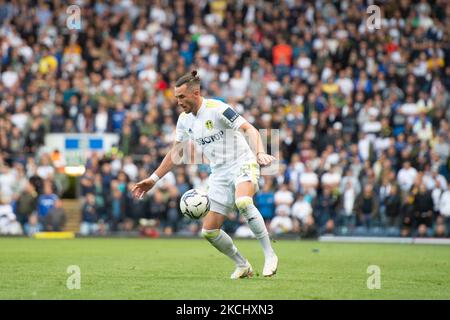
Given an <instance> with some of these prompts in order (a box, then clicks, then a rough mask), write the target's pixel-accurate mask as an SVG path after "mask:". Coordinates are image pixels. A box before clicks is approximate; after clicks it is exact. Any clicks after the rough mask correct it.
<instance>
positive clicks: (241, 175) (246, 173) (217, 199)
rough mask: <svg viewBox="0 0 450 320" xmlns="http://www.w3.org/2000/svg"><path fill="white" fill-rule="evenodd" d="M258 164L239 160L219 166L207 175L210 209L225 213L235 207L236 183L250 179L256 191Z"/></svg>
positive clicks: (257, 187)
mask: <svg viewBox="0 0 450 320" xmlns="http://www.w3.org/2000/svg"><path fill="white" fill-rule="evenodd" d="M259 170H260V168H259V164H258V163H257V162H256V161H254V160H247V161H240V162H237V163H236V164H233V165H231V166H229V167H226V168H220V169H217V170H216V171H214V172H213V173H211V175H210V176H209V188H208V196H209V199H210V200H211V207H210V210H211V211H214V212H217V213H220V214H223V215H227V214H228V213H229V212H231V211H233V210H234V209H235V204H234V202H235V197H234V193H235V191H236V185H237V184H239V183H241V182H244V181H251V182H252V183H253V185H254V186H255V190H256V191H258V189H259V185H258V180H259V176H260V171H259Z"/></svg>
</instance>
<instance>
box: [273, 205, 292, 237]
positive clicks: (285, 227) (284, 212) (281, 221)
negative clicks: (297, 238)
mask: <svg viewBox="0 0 450 320" xmlns="http://www.w3.org/2000/svg"><path fill="white" fill-rule="evenodd" d="M290 213H291V209H290V207H289V206H288V205H286V204H281V205H279V206H277V209H276V210H275V217H274V218H273V219H272V221H271V222H270V231H271V232H272V233H274V234H276V235H279V234H284V233H288V232H291V231H292V230H293V228H294V225H293V223H292V219H291V218H290V217H289V215H290Z"/></svg>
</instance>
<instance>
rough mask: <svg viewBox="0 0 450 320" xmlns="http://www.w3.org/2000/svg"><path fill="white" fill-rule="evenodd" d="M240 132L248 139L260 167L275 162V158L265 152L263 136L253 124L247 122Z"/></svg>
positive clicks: (240, 128)
mask: <svg viewBox="0 0 450 320" xmlns="http://www.w3.org/2000/svg"><path fill="white" fill-rule="evenodd" d="M239 130H240V131H241V132H242V133H243V134H244V135H245V136H247V137H248V141H249V145H250V148H251V149H252V151H253V152H254V153H255V155H256V160H257V161H258V163H259V164H260V165H262V166H267V165H270V163H271V162H272V161H274V160H275V157H273V156H271V155H269V154H267V153H266V151H265V150H264V145H263V143H262V138H261V135H260V134H259V131H258V130H256V128H255V127H254V126H253V125H252V124H250V123H249V122H247V121H246V122H244V123H243V124H242V125H241V126H240V127H239Z"/></svg>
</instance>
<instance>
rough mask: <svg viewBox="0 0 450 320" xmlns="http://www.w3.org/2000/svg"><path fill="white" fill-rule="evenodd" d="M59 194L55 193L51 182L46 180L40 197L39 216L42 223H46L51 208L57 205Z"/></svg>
mask: <svg viewBox="0 0 450 320" xmlns="http://www.w3.org/2000/svg"><path fill="white" fill-rule="evenodd" d="M56 200H58V196H57V195H56V194H54V193H53V187H52V184H51V183H50V182H44V193H43V194H41V195H40V196H39V198H38V218H39V222H40V223H42V224H43V223H44V220H45V217H46V216H47V214H48V212H49V211H50V209H52V208H53V207H54V206H55V203H56Z"/></svg>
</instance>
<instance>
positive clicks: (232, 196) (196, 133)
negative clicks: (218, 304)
mask: <svg viewBox="0 0 450 320" xmlns="http://www.w3.org/2000/svg"><path fill="white" fill-rule="evenodd" d="M175 97H176V99H177V101H178V105H179V106H181V108H183V111H184V112H183V113H181V114H180V116H179V118H178V121H177V126H176V138H175V142H174V145H173V146H172V149H171V151H170V152H169V153H168V154H167V155H166V156H165V158H164V159H163V161H162V163H161V164H160V166H159V167H158V168H157V169H156V170H155V172H154V173H153V174H152V175H151V176H150V177H149V178H146V179H144V180H142V181H140V182H138V183H137V184H136V185H135V186H134V187H133V188H132V193H133V196H134V197H136V198H138V199H140V198H142V197H143V196H144V194H145V193H146V192H147V191H149V190H150V189H151V188H153V186H154V185H155V184H156V182H157V181H158V180H159V179H160V178H161V177H163V176H164V175H165V174H166V173H167V172H169V171H170V170H171V169H172V167H173V165H174V159H176V157H177V153H179V152H180V151H179V150H180V148H179V147H180V144H181V143H183V142H184V141H187V140H188V139H191V140H193V141H195V142H196V145H197V147H199V148H200V150H201V151H202V153H203V154H204V155H205V156H206V157H207V158H208V160H209V162H210V167H211V175H210V177H209V189H208V196H209V198H210V200H211V206H210V211H209V212H208V214H207V215H206V216H205V218H204V219H203V227H202V235H203V236H204V237H205V238H206V240H208V241H209V242H210V243H211V244H212V245H213V246H214V247H215V248H216V249H217V250H219V251H220V252H222V253H223V254H225V255H226V256H228V257H229V258H230V259H231V260H233V261H234V263H235V264H236V269H235V271H234V272H233V273H232V275H231V279H239V278H246V277H251V276H252V275H253V269H252V266H251V265H250V263H249V262H248V260H247V259H245V258H244V257H243V256H242V255H241V254H240V253H239V251H238V249H237V248H236V246H235V245H234V243H233V240H232V239H231V237H230V236H229V235H228V234H227V233H225V232H224V231H223V230H222V229H221V227H222V224H223V222H224V220H225V217H226V215H227V214H228V213H229V212H230V211H232V210H233V207H234V205H235V206H236V207H237V209H238V210H239V213H240V214H241V215H243V216H244V217H245V218H246V221H247V223H248V225H249V227H250V229H251V230H252V231H253V233H254V234H255V236H256V238H257V239H258V240H259V242H260V244H261V246H262V248H263V251H264V257H265V263H264V268H263V275H264V276H266V277H270V276H272V275H274V274H275V273H276V271H277V267H278V257H277V256H276V254H275V252H274V250H273V248H272V246H271V243H270V238H269V234H268V232H267V229H266V226H265V224H264V220H263V218H262V216H261V213H260V212H259V210H258V209H257V208H256V207H255V205H254V203H253V196H254V194H255V192H256V191H257V190H258V179H259V170H260V165H261V166H267V165H270V163H271V162H272V161H273V160H275V158H274V157H272V156H271V155H268V154H266V153H265V151H264V146H263V144H262V140H261V136H260V134H259V132H258V130H256V129H255V127H253V126H252V125H251V124H250V123H249V122H247V121H246V120H245V119H244V118H243V117H242V116H240V115H239V114H237V113H236V111H234V110H233V108H232V107H231V106H230V105H228V104H225V103H223V102H222V101H220V100H215V99H206V98H205V97H202V96H201V94H200V77H199V75H198V74H197V71H195V70H194V71H192V72H190V73H188V74H186V75H184V76H182V77H181V78H179V79H178V81H177V82H176V84H175ZM244 136H247V137H248V138H249V143H250V145H251V146H252V147H254V149H256V150H255V152H253V151H252V149H251V147H250V145H249V144H248V143H247V141H246V139H245V137H244ZM177 150H178V151H177Z"/></svg>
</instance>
